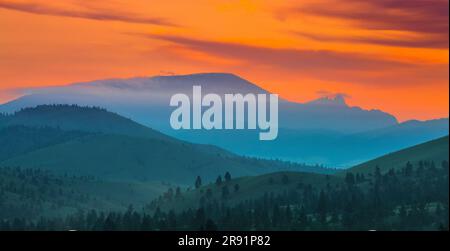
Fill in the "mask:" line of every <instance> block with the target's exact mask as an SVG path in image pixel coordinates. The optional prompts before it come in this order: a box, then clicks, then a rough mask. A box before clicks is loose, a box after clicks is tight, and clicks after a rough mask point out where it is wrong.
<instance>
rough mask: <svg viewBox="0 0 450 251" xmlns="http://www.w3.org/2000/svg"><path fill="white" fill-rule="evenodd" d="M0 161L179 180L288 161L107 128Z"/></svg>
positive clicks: (256, 170)
mask: <svg viewBox="0 0 450 251" xmlns="http://www.w3.org/2000/svg"><path fill="white" fill-rule="evenodd" d="M0 166H20V167H24V168H41V169H47V170H52V171H54V172H56V173H59V174H64V173H69V174H76V175H93V176H97V177H101V178H104V179H111V180H137V181H168V182H175V183H179V184H190V183H191V182H192V181H193V180H194V178H195V177H196V176H197V175H202V176H203V177H204V178H205V179H206V180H208V179H209V180H211V179H213V178H215V177H216V176H217V174H218V173H224V172H226V171H229V172H232V173H234V174H235V175H236V176H245V175H255V174H261V173H267V172H273V171H275V170H277V168H280V169H282V168H283V167H284V168H288V167H290V166H289V165H288V164H285V163H282V162H275V161H273V162H271V161H264V160H256V159H250V158H242V157H238V156H233V155H229V154H220V153H216V154H211V153H210V152H204V151H203V150H201V149H197V148H196V147H192V146H191V145H190V144H187V143H173V142H167V141H160V140H154V139H146V138H135V137H129V136H124V135H107V134H95V135H88V136H84V137H80V138H76V139H73V140H70V141H67V142H64V143H60V144H56V145H52V146H48V147H44V148H41V149H38V150H35V151H32V152H28V153H25V154H22V155H19V156H16V157H13V158H10V159H7V160H4V161H2V162H0ZM293 167H295V165H293Z"/></svg>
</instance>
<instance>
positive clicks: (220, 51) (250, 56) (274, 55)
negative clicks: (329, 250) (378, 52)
mask: <svg viewBox="0 0 450 251" xmlns="http://www.w3.org/2000/svg"><path fill="white" fill-rule="evenodd" d="M138 35H141V36H145V37H147V38H151V39H159V40H164V41H169V42H172V43H175V44H178V45H181V46H184V47H186V48H189V49H191V50H195V51H199V52H204V53H207V54H210V55H214V56H218V57H221V58H231V59H237V60H241V61H246V62H249V63H251V64H253V65H258V64H261V65H271V66H277V67H280V68H284V69H294V70H297V71H318V72H323V71H324V70H327V69H329V70H352V71H357V70H364V71H369V70H370V71H372V70H373V71H375V70H380V69H387V68H391V67H394V66H395V67H400V66H404V65H405V64H403V63H399V62H394V61H388V60H382V59H377V58H371V57H367V56H363V55H360V54H355V53H344V52H335V51H326V50H299V49H277V48H268V47H258V46H251V45H243V44H237V43H224V42H215V41H203V40H196V39H191V38H186V37H178V36H171V35H156V34H138Z"/></svg>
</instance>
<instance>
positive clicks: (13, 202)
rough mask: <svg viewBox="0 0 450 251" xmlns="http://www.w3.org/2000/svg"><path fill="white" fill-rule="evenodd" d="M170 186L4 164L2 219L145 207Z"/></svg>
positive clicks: (0, 197) (0, 183)
mask: <svg viewBox="0 0 450 251" xmlns="http://www.w3.org/2000/svg"><path fill="white" fill-rule="evenodd" d="M167 188H168V186H167V185H164V184H162V183H140V182H128V183H126V182H111V181H101V180H98V179H95V178H93V177H88V176H65V175H64V176H63V175H54V174H52V173H51V172H48V171H44V170H39V169H22V168H9V167H3V168H0V219H7V218H14V217H16V218H26V219H37V218H38V217H41V216H45V217H55V216H65V215H68V214H73V213H76V212H77V211H79V210H83V211H85V212H86V211H88V210H92V209H95V210H103V211H110V210H117V211H122V210H125V209H127V208H128V206H129V205H130V204H133V205H135V206H136V207H141V206H143V205H144V204H145V203H147V202H148V200H149V199H152V198H156V197H157V196H158V195H159V194H160V193H162V192H163V191H164V190H167Z"/></svg>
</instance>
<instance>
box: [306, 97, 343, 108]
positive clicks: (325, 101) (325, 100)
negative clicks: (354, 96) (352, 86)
mask: <svg viewBox="0 0 450 251" xmlns="http://www.w3.org/2000/svg"><path fill="white" fill-rule="evenodd" d="M306 104H309V105H329V106H348V105H347V103H346V102H345V95H344V94H336V95H334V96H324V97H321V98H318V99H316V100H313V101H310V102H308V103H306Z"/></svg>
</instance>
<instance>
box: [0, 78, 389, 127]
mask: <svg viewBox="0 0 450 251" xmlns="http://www.w3.org/2000/svg"><path fill="white" fill-rule="evenodd" d="M193 85H201V86H202V93H216V94H219V95H224V94H227V93H241V94H247V93H254V94H264V93H268V92H267V91H266V90H263V89H261V88H260V87H258V86H257V85H255V84H253V83H251V82H249V81H247V80H245V79H242V78H240V77H238V76H236V75H233V74H227V73H202V74H192V75H180V76H157V77H150V78H132V79H110V80H99V81H93V82H86V83H76V84H72V85H68V86H61V87H52V88H40V89H36V90H31V94H29V95H25V96H23V97H20V98H18V99H17V100H14V101H11V102H9V103H6V104H4V105H1V106H0V112H13V111H17V110H18V109H21V108H24V107H32V106H36V105H40V104H78V105H89V106H99V107H103V108H106V109H108V110H110V111H113V112H117V113H119V114H121V115H122V116H125V117H129V118H131V119H133V120H135V121H137V122H139V123H142V124H145V125H147V126H151V127H153V128H155V129H157V130H160V131H164V132H167V131H168V130H169V129H170V127H169V116H170V113H171V111H172V110H173V108H171V107H169V101H170V97H171V96H172V95H173V94H176V93H185V94H187V95H191V94H192V86H193ZM337 99H339V100H341V99H343V97H341V96H339V97H337ZM339 100H337V101H339ZM340 103H341V105H339V106H334V107H329V106H327V107H324V106H323V105H322V102H310V103H306V104H302V103H294V102H288V101H286V100H283V99H281V100H280V107H279V110H280V111H279V112H280V114H279V116H280V127H282V128H293V129H315V130H317V129H329V130H334V131H340V132H361V131H366V130H371V129H377V128H382V127H386V126H389V125H394V124H396V122H397V121H396V119H395V117H393V116H392V115H389V114H387V113H384V112H381V111H377V110H371V111H367V110H363V109H361V108H358V107H349V106H347V105H346V104H345V102H344V101H343V100H341V101H340ZM169 131H170V130H169Z"/></svg>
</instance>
